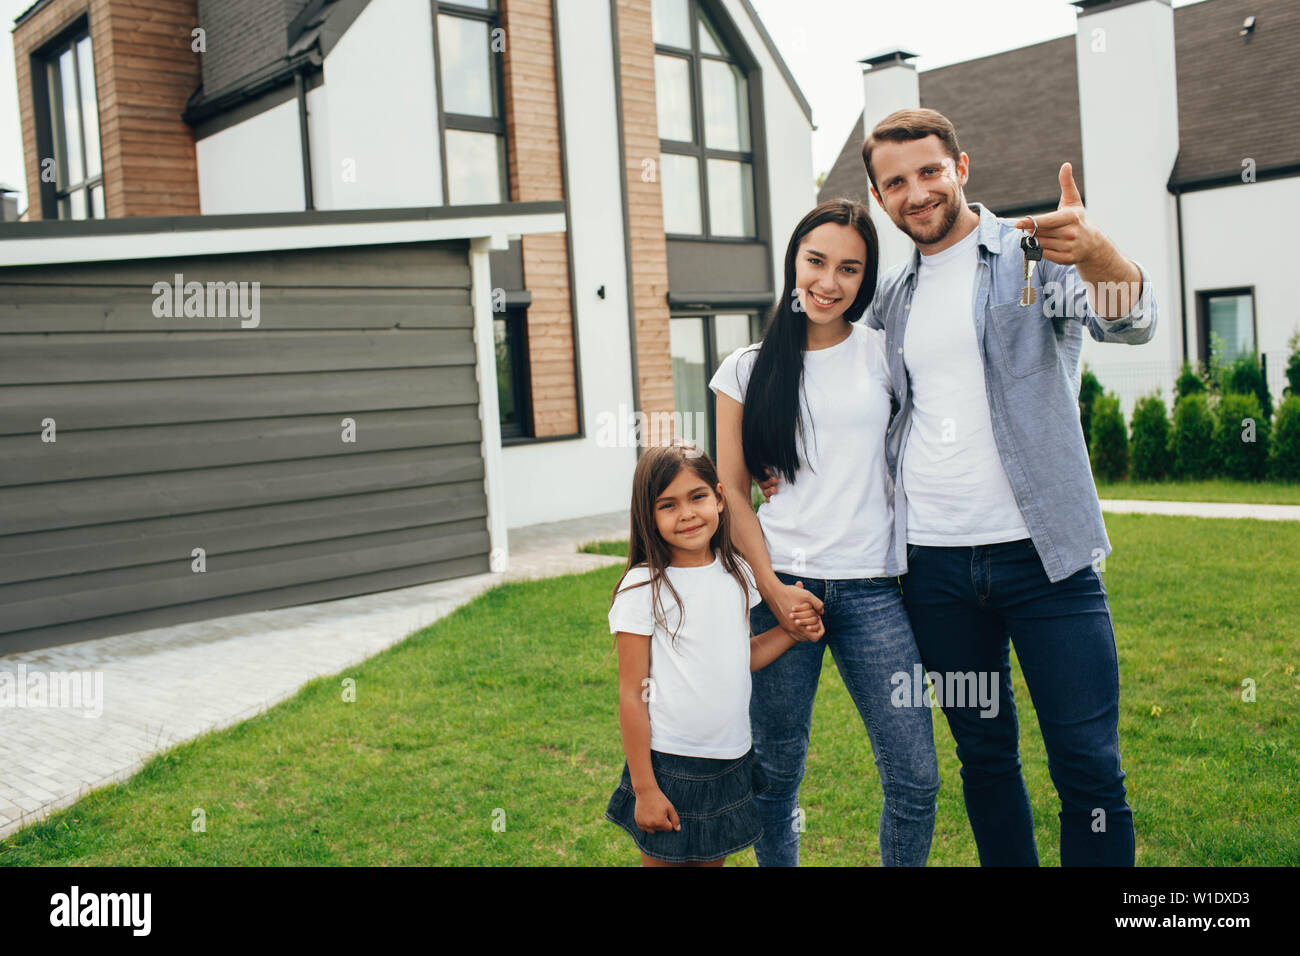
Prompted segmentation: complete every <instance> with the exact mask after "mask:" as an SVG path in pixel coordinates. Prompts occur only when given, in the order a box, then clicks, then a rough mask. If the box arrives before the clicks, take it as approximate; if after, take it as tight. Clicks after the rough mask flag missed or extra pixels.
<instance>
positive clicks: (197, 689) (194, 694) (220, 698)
mask: <svg viewBox="0 0 1300 956" xmlns="http://www.w3.org/2000/svg"><path fill="white" fill-rule="evenodd" d="M628 523H629V520H628V513H627V512H626V511H623V512H613V513H610V514H604V515H595V516H592V517H587V518H581V519H578V520H575V521H559V522H554V523H551V524H540V525H532V526H530V527H525V528H514V529H511V530H510V532H509V535H510V552H511V556H510V566H509V568H508V570H507V571H506V572H504V573H501V574H491V573H489V574H479V575H474V576H472V577H466V578H457V579H455V580H451V581H440V582H437V583H435V584H424V585H420V586H418V587H412V588H402V589H400V590H395V591H384V592H381V593H379V594H368V595H363V596H361V597H355V598H346V599H344V600H339V601H328V602H324V603H320V604H307V605H301V606H299V607H290V608H281V609H277V610H273V611H260V612H257V613H253V614H240V615H234V616H231V617H224V618H215V619H212V620H208V621H198V622H194V623H191V624H183V625H178V626H176V627H162V628H154V629H151V630H147V631H138V632H135V633H131V634H120V635H116V636H113V637H105V638H99V639H97V640H93V641H84V642H81V643H77V644H65V645H62V646H60V647H52V648H47V649H44V650H34V651H24V652H21V653H16V654H13V655H11V656H8V657H0V675H3V674H6V673H7V674H8V675H11V677H12V679H13V681H14V683H15V685H17V684H21V686H22V687H23V688H24V692H25V689H26V688H27V687H28V686H29V684H28V681H27V680H20V679H19V678H20V677H30V675H32V674H33V673H34V672H44V673H46V674H49V673H50V672H64V673H66V672H76V673H77V676H79V677H82V676H83V675H84V678H85V679H87V681H88V682H93V681H98V680H100V679H101V678H102V689H101V693H100V694H94V693H93V691H94V683H89V687H88V688H87V689H89V690H90V691H92V693H91V694H90V695H89V696H88V697H86V698H82V699H81V703H82V704H83V705H85V704H87V703H90V702H92V701H94V700H97V701H98V702H99V706H98V707H94V706H91V707H83V708H82V709H72V708H69V707H45V706H17V707H12V708H11V707H3V708H0V837H3V836H5V835H6V834H8V833H10V832H12V831H14V830H16V829H18V828H19V827H20V826H22V825H25V824H27V823H31V822H33V821H35V820H40V819H43V818H44V817H45V816H47V815H48V814H49V813H50V812H51V811H53V810H56V809H58V808H60V807H63V806H66V805H68V804H70V803H73V802H75V801H76V800H77V799H78V798H79V797H80V796H81V795H82V794H83V793H84V792H86V791H88V790H93V789H95V788H96V787H102V786H104V785H106V784H108V783H112V782H114V781H118V780H123V779H126V778H128V777H130V776H131V775H132V774H134V773H135V772H136V771H137V770H139V769H140V767H141V766H143V765H144V763H145V762H146V761H147V760H148V759H149V758H150V757H152V756H153V755H154V754H156V753H158V752H160V751H163V750H166V749H167V748H168V747H171V746H173V745H175V744H177V743H179V742H181V741H184V740H189V739H190V738H193V737H196V736H198V735H200V734H203V733H206V732H208V731H210V730H214V729H218V728H221V727H227V726H229V725H231V724H235V723H238V722H240V721H242V720H245V719H247V718H249V717H252V716H255V715H256V714H258V713H260V712H261V711H263V710H265V709H267V708H269V707H271V706H273V705H275V704H277V703H279V702H280V701H282V700H284V699H286V698H288V697H292V696H293V695H294V694H295V693H297V691H298V689H299V688H300V687H301V686H302V685H303V684H304V683H306V682H307V681H308V680H311V679H312V678H315V677H320V676H322V675H325V674H334V673H337V672H338V671H340V670H343V669H345V668H347V667H350V666H352V665H354V664H357V663H359V662H361V661H363V660H365V659H366V658H368V657H372V656H374V655H375V654H377V653H379V652H380V651H382V650H384V649H385V648H387V647H390V646H392V645H393V644H396V643H398V642H399V641H401V640H402V639H403V638H405V637H407V636H408V635H409V634H411V633H413V632H415V631H417V630H419V629H421V628H423V627H426V626H428V625H429V624H431V623H433V622H434V621H436V620H438V619H439V618H441V617H444V616H445V615H447V614H450V613H451V612H452V611H454V610H455V609H456V608H457V607H459V606H460V605H462V604H464V603H466V602H467V601H469V600H470V599H471V598H473V597H475V596H477V595H478V594H481V593H482V592H483V591H486V590H488V589H489V588H492V587H494V586H496V585H498V584H500V583H502V582H503V581H507V580H519V579H526V578H541V577H550V576H552V575H558V574H571V573H574V572H582V571H590V570H592V569H593V568H599V567H605V566H608V565H613V564H622V563H623V561H624V559H623V558H615V557H609V556H606V555H596V554H581V553H578V552H577V550H576V549H577V547H578V546H580V545H582V544H585V543H586V542H588V541H596V540H607V539H614V538H626V537H627V533H628ZM95 709H99V710H100V711H101V713H100V714H99V715H98V716H88V714H93V711H94V710H95Z"/></svg>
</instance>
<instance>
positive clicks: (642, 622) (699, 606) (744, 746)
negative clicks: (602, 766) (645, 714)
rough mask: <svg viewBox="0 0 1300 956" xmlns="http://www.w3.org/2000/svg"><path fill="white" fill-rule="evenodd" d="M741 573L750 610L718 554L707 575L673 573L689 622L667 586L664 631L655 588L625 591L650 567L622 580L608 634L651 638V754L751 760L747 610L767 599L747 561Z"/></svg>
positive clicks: (662, 593) (662, 602) (703, 571)
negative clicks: (657, 617)
mask: <svg viewBox="0 0 1300 956" xmlns="http://www.w3.org/2000/svg"><path fill="white" fill-rule="evenodd" d="M741 570H742V571H743V572H744V574H745V577H746V580H747V581H748V582H749V587H750V590H749V601H748V604H746V601H745V598H744V593H743V592H742V591H741V588H740V585H739V584H738V583H737V582H736V579H735V578H733V577H732V576H731V575H730V574H728V573H727V571H726V569H725V568H723V566H722V560H721V558H719V557H718V554H717V552H716V551H715V552H714V558H713V563H712V564H710V565H707V566H705V567H701V568H675V567H669V568H668V569H667V575H668V579H669V580H670V581H672V583H673V587H674V588H676V589H677V593H678V594H679V595H680V596H681V600H682V606H684V607H685V608H686V614H685V617H684V618H683V616H682V612H681V608H679V606H678V604H677V601H676V600H675V599H674V598H673V593H672V591H670V590H668V587H667V585H666V584H665V583H664V582H662V581H661V582H660V584H659V606H660V608H661V611H662V613H661V615H660V616H661V617H662V619H663V622H662V623H660V622H657V621H656V620H655V615H654V613H653V611H652V609H651V585H649V584H646V585H643V586H641V587H633V588H632V589H631V590H627V588H628V587H630V586H631V585H634V584H639V583H640V582H642V581H648V580H649V579H650V572H649V570H648V569H647V568H646V566H645V565H637V566H636V567H634V568H632V569H630V570H629V571H628V572H627V575H626V576H625V577H624V578H623V581H622V584H621V585H620V588H621V590H620V591H619V593H618V595H617V596H616V597H615V598H614V605H613V607H611V608H610V609H609V632H610V633H611V634H616V633H618V632H619V631H627V632H628V633H630V634H648V635H650V684H649V686H648V688H647V689H648V690H649V699H648V705H649V709H650V749H651V750H657V751H659V752H660V753H669V754H678V755H680V756H684V757H712V758H715V759H722V760H727V759H732V758H735V757H743V756H744V755H745V754H746V753H748V752H749V748H750V745H751V744H752V742H753V741H752V739H751V737H750V734H749V690H750V686H751V685H750V672H749V609H750V608H752V607H754V606H755V605H756V604H758V603H759V601H761V600H762V598H761V597H759V594H758V588H757V586H756V585H755V584H754V573H753V571H752V570H751V569H750V567H749V565H748V564H745V563H744V559H743V558H742V559H741ZM679 622H680V625H681V627H680V629H678V624H679ZM665 624H666V625H667V626H666V627H665V626H664V625H665ZM674 630H676V631H677V637H676V640H675V642H674V640H673V638H672V634H673V631H674ZM643 696H644V692H643Z"/></svg>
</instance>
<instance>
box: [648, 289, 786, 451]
mask: <svg viewBox="0 0 1300 956" xmlns="http://www.w3.org/2000/svg"><path fill="white" fill-rule="evenodd" d="M720 315H747V316H749V338H750V343H749V344H751V345H754V344H758V343H760V342H762V341H763V323H764V322H765V321H766V319H767V312H766V311H764V310H761V309H755V308H747V309H746V308H730V307H726V306H710V307H709V308H706V309H678V310H673V311H672V312H670V313H669V316H668V321H669V323H671V322H672V321H673V320H675V319H702V320H703V324H704V367H705V373H704V398H705V401H704V405H705V409H704V413H705V415H707V416H708V419H707V420H708V427H709V447H708V448H707V449H706V450H707V451H708V454H709V457H710V458H712V459H713V460H714V461H717V458H718V415H717V402H716V401H709V395H710V391H709V382H711V381H712V380H713V376H714V375H716V374H717V372H718V366H719V365H721V364H722V360H723V359H724V358H726V357H727V356H726V355H719V354H718V326H717V321H716V320H717V317H718V316H720ZM727 354H728V355H729V354H731V353H727ZM674 404H676V402H675V401H674ZM674 410H675V411H678V412H681V413H682V414H683V415H685V414H686V409H674ZM683 420H684V419H683Z"/></svg>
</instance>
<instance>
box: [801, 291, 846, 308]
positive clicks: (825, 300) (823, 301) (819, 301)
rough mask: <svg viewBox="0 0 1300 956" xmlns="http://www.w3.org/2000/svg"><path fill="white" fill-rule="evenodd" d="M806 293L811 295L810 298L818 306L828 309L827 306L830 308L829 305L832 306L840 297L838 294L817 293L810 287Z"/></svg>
mask: <svg viewBox="0 0 1300 956" xmlns="http://www.w3.org/2000/svg"><path fill="white" fill-rule="evenodd" d="M808 294H809V295H810V296H812V300H813V302H814V304H816V305H818V306H820V307H821V308H823V309H829V308H830V307H831V306H833V305H834V304H835V303H836V302H838V301H840V297H839V296H824V295H818V294H817V293H816V292H813V290H812V289H809V290H808Z"/></svg>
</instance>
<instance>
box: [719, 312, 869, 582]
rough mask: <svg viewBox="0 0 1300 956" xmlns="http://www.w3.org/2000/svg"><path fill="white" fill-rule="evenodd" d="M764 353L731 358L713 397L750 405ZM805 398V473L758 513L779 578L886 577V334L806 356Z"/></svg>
mask: <svg viewBox="0 0 1300 956" xmlns="http://www.w3.org/2000/svg"><path fill="white" fill-rule="evenodd" d="M758 349H759V347H758V346H757V345H750V346H746V347H745V348H743V349H737V350H736V351H735V352H732V353H731V354H730V355H728V356H727V357H726V358H725V359H723V361H722V364H721V365H720V366H719V367H718V371H717V373H716V374H715V375H714V376H713V380H712V381H711V382H709V388H711V389H713V390H714V391H715V392H722V393H723V394H724V395H728V396H730V397H731V398H734V399H735V400H736V401H738V402H740V403H741V404H742V405H743V404H744V402H745V392H746V389H747V387H748V385H749V376H750V373H751V372H752V371H753V368H754V362H755V361H756V360H757V358H758ZM803 392H804V396H803V397H804V401H803V403H802V404H801V408H800V414H801V415H802V418H803V429H804V438H803V440H800V438H799V436H798V434H797V433H796V435H795V447H796V449H797V450H798V452H799V473H798V474H797V475H796V476H795V480H794V481H793V482H791V483H787V482H786V481H785V479H782V480H781V483H780V484H779V485H778V486H777V489H776V491H777V493H776V494H775V495H773V496H772V500H771V501H768V502H765V503H764V504H762V505H760V506H759V509H758V523H759V525H760V526H761V527H762V529H763V537H764V538H765V539H766V543H767V552H768V555H769V558H770V560H771V562H772V569H773V570H775V571H785V572H787V573H789V574H806V575H808V576H809V577H811V578H828V579H844V578H874V577H880V576H882V575H883V574H884V572H885V567H886V565H887V563H888V561H889V550H890V543H891V541H892V535H893V524H894V511H893V504H892V502H891V492H892V482H891V480H890V476H889V469H888V466H887V465H886V463H885V430H886V429H887V428H888V426H889V407H890V402H889V396H890V386H889V366H888V364H887V363H886V361H885V333H884V332H883V331H878V330H876V329H872V328H868V327H867V326H865V325H857V324H855V325H853V326H852V331H851V332H850V334H849V337H848V338H846V339H845V340H844V341H843V342H840V343H839V344H838V345H832V346H831V347H830V348H828V349H816V350H814V351H811V352H804V354H803ZM810 419H811V420H810ZM760 477H761V476H760Z"/></svg>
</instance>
